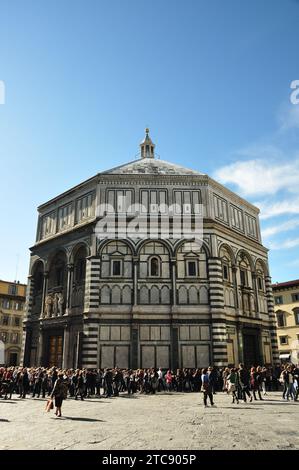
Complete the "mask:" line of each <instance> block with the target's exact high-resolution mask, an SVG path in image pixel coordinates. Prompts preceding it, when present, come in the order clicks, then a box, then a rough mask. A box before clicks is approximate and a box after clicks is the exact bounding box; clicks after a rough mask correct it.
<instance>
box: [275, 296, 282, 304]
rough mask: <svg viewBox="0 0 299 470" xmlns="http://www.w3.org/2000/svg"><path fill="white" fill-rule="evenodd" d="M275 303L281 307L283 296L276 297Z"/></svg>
mask: <svg viewBox="0 0 299 470" xmlns="http://www.w3.org/2000/svg"><path fill="white" fill-rule="evenodd" d="M274 302H275V305H281V304H283V298H282V295H279V296H275V297H274Z"/></svg>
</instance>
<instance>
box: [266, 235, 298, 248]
mask: <svg viewBox="0 0 299 470" xmlns="http://www.w3.org/2000/svg"><path fill="white" fill-rule="evenodd" d="M296 246H299V238H288V239H287V240H284V241H283V242H270V243H269V248H270V249H271V250H283V249H290V248H295V247H296Z"/></svg>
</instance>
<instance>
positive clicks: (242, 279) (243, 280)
mask: <svg viewBox="0 0 299 470" xmlns="http://www.w3.org/2000/svg"><path fill="white" fill-rule="evenodd" d="M240 282H241V286H243V287H244V286H246V284H247V280H246V271H245V269H240Z"/></svg>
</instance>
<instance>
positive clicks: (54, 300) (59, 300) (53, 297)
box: [45, 292, 64, 318]
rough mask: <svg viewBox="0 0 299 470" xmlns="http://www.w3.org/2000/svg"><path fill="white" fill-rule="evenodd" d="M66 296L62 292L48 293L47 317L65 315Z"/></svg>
mask: <svg viewBox="0 0 299 470" xmlns="http://www.w3.org/2000/svg"><path fill="white" fill-rule="evenodd" d="M63 306H64V297H63V294H62V292H58V293H56V294H48V295H47V296H46V299H45V311H46V317H47V318H50V317H57V316H59V317H61V316H62V315H63Z"/></svg>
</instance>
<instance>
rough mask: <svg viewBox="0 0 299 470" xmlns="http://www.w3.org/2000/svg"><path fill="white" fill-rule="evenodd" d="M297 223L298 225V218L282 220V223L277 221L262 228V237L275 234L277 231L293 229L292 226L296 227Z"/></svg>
mask: <svg viewBox="0 0 299 470" xmlns="http://www.w3.org/2000/svg"><path fill="white" fill-rule="evenodd" d="M298 225H299V219H291V220H288V221H287V222H284V223H283V224H280V223H277V224H276V225H273V226H272V227H267V228H265V229H264V230H262V237H263V238H268V237H272V236H273V235H276V234H278V233H281V232H287V231H289V230H293V229H294V228H296V227H298Z"/></svg>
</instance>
